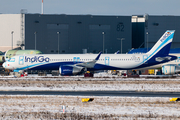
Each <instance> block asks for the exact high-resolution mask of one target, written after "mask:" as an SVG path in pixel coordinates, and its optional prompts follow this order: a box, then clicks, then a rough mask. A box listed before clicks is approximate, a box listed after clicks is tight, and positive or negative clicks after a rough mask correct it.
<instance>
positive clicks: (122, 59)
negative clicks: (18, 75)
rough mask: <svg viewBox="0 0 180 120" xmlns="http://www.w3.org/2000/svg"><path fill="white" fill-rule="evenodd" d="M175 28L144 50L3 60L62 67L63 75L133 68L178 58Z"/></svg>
mask: <svg viewBox="0 0 180 120" xmlns="http://www.w3.org/2000/svg"><path fill="white" fill-rule="evenodd" d="M174 32H175V31H174V30H167V31H166V32H165V33H164V34H163V35H162V37H161V38H160V39H159V40H158V41H157V43H156V44H155V45H154V46H153V47H152V49H151V50H150V51H149V52H147V53H145V54H101V52H100V53H99V54H39V55H19V56H14V57H12V58H11V59H10V60H9V61H6V62H4V63H3V67H4V68H6V69H11V70H16V71H17V70H59V72H60V74H61V75H78V74H82V73H84V72H86V71H97V70H130V69H140V68H145V67H150V66H153V65H158V64H162V63H165V62H169V61H171V60H175V59H177V57H176V56H173V55H169V50H170V47H171V43H172V40H173V36H174Z"/></svg>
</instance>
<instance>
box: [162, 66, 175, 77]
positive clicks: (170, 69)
mask: <svg viewBox="0 0 180 120" xmlns="http://www.w3.org/2000/svg"><path fill="white" fill-rule="evenodd" d="M176 72H178V71H177V69H176V66H175V65H164V66H162V73H164V74H165V75H171V74H175V73H176Z"/></svg>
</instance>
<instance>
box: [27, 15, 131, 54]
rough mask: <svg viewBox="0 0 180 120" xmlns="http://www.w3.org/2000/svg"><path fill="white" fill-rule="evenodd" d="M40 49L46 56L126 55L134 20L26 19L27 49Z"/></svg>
mask: <svg viewBox="0 0 180 120" xmlns="http://www.w3.org/2000/svg"><path fill="white" fill-rule="evenodd" d="M35 32H36V48H37V50H40V51H42V52H43V53H48V54H56V53H58V34H57V32H60V34H59V41H60V43H59V53H60V54H61V53H82V52H83V50H82V49H87V52H88V53H98V52H99V51H102V50H103V34H102V32H104V33H105V34H104V51H105V53H106V52H107V53H114V52H116V51H117V50H121V40H120V39H122V38H124V39H125V40H123V50H122V51H123V53H125V52H128V50H130V49H131V47H132V45H131V40H132V38H131V36H132V35H131V32H132V25H131V16H92V15H40V14H26V15H25V48H26V49H34V48H35V34H34V33H35Z"/></svg>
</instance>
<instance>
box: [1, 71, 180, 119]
mask: <svg viewBox="0 0 180 120" xmlns="http://www.w3.org/2000/svg"><path fill="white" fill-rule="evenodd" d="M165 77H166V78H123V77H118V76H114V75H107V74H96V75H95V77H94V78H84V77H83V76H75V77H61V76H56V77H55V76H50V75H48V76H45V77H42V76H37V75H29V76H27V77H22V78H17V77H14V76H11V77H10V76H8V77H0V90H58V91H63V90H66V91H67V90H83V91H84V90H143V91H180V79H179V78H178V77H177V78H168V77H167V76H165ZM85 97H88V98H94V100H93V101H92V102H87V103H82V101H81V99H82V98H85ZM169 99H170V98H168V97H118V96H117V97H110V96H83V97H82V96H61V95H57V96H56V95H50V96H49V95H45V96H44V95H38V96H36V95H0V119H71V118H72V119H106V120H109V119H180V102H179V101H178V102H170V101H169ZM63 106H65V108H66V109H65V113H63V110H62V107H63Z"/></svg>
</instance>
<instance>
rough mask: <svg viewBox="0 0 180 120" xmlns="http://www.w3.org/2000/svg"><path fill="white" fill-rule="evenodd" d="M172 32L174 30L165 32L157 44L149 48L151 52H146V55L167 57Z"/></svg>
mask: <svg viewBox="0 0 180 120" xmlns="http://www.w3.org/2000/svg"><path fill="white" fill-rule="evenodd" d="M174 32H175V30H167V31H166V32H165V33H164V34H163V35H162V37H161V38H160V39H159V40H158V42H157V43H156V44H155V45H154V46H153V47H152V48H151V50H150V51H149V52H147V54H149V55H150V56H153V55H158V56H161V55H163V56H164V55H168V54H169V50H170V47H171V43H172V40H173V36H174Z"/></svg>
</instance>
